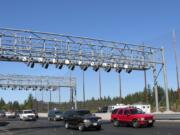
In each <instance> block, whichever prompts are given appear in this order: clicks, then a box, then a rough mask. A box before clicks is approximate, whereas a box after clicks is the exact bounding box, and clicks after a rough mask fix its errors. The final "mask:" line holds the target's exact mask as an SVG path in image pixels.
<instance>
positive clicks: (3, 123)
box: [0, 121, 9, 126]
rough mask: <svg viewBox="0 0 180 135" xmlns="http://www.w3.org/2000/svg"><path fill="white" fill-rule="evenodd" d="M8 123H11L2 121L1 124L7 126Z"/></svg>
mask: <svg viewBox="0 0 180 135" xmlns="http://www.w3.org/2000/svg"><path fill="white" fill-rule="evenodd" d="M8 124H9V122H5V121H0V126H7V125H8Z"/></svg>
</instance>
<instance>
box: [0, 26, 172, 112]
mask: <svg viewBox="0 0 180 135" xmlns="http://www.w3.org/2000/svg"><path fill="white" fill-rule="evenodd" d="M0 61H9V62H10V61H13V62H25V63H27V65H28V66H30V67H31V68H33V67H34V65H35V64H36V63H40V64H42V67H44V68H48V65H49V64H54V65H56V67H57V68H59V69H61V68H62V67H63V65H67V66H68V68H69V69H71V70H73V69H74V68H75V66H79V67H81V69H82V70H84V71H85V70H87V68H88V67H92V68H93V70H94V71H98V69H99V68H103V69H105V71H107V72H110V71H111V69H115V71H117V72H118V73H120V72H121V71H122V70H125V71H126V72H128V73H130V72H131V71H132V70H147V69H153V71H154V72H153V73H154V85H155V89H156V91H157V86H156V84H157V83H156V80H157V75H156V66H157V65H162V67H163V71H164V80H165V90H166V107H167V110H169V99H168V94H167V92H168V91H167V76H166V66H165V59H164V49H162V48H155V47H148V46H144V45H133V44H127V43H121V42H113V41H105V40H98V39H92V38H87V37H77V36H69V35H62V34H55V33H47V32H38V31H31V30H17V29H8V28H0ZM156 93H157V92H156ZM156 111H158V99H157V98H156Z"/></svg>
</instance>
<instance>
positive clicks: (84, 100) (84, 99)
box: [83, 70, 86, 105]
mask: <svg viewBox="0 0 180 135" xmlns="http://www.w3.org/2000/svg"><path fill="white" fill-rule="evenodd" d="M84 75H85V74H84V70H83V102H84V105H85V102H86V98H85V76H84Z"/></svg>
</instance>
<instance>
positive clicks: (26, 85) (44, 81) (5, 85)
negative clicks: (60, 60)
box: [0, 74, 76, 91]
mask: <svg viewBox="0 0 180 135" xmlns="http://www.w3.org/2000/svg"><path fill="white" fill-rule="evenodd" d="M60 87H70V88H73V89H75V88H76V78H74V77H55V76H32V75H2V74H0V88H2V89H5V90H6V89H11V90H40V91H41V90H47V91H49V90H58V89H59V88H60Z"/></svg>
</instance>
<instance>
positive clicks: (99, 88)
mask: <svg viewBox="0 0 180 135" xmlns="http://www.w3.org/2000/svg"><path fill="white" fill-rule="evenodd" d="M99 98H100V99H101V98H102V97H101V71H100V69H99Z"/></svg>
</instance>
